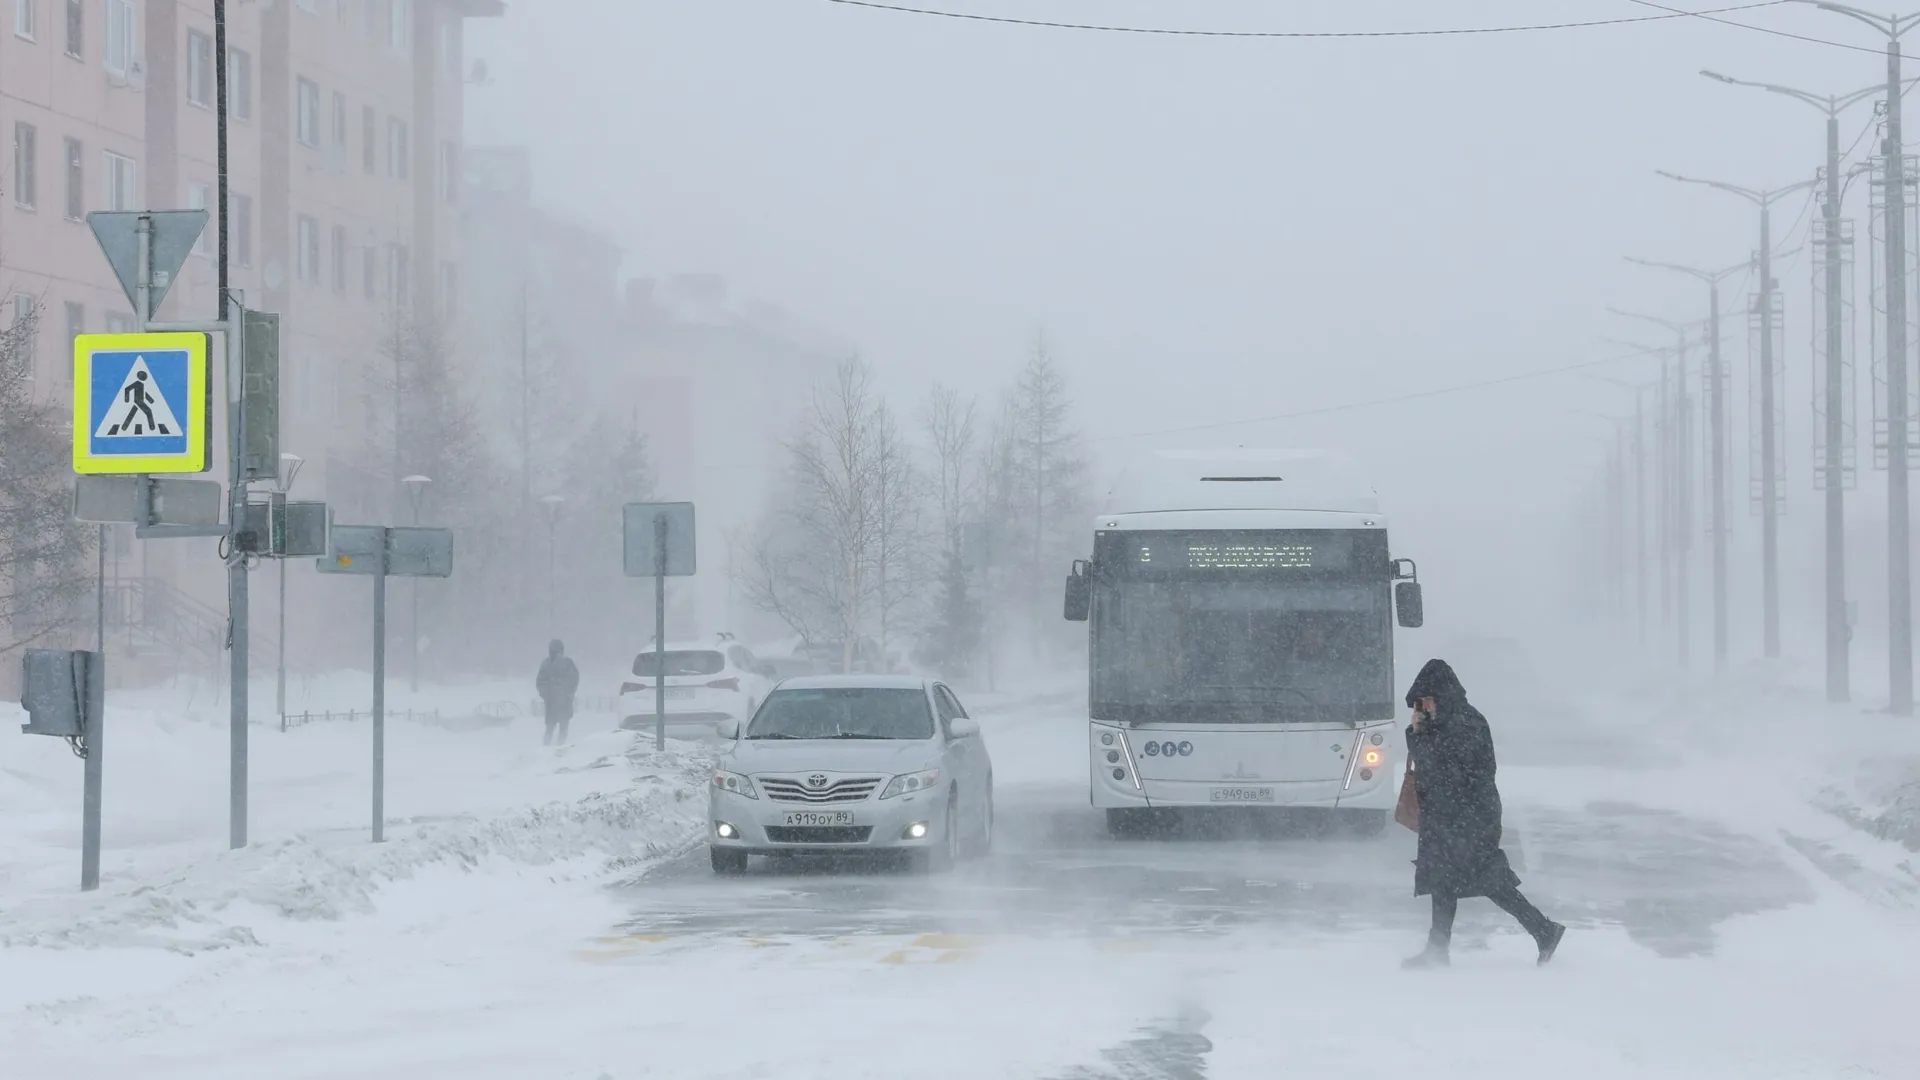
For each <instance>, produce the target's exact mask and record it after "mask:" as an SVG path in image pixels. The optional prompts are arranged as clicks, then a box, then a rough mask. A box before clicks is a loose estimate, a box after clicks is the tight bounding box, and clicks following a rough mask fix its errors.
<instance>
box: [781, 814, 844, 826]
mask: <svg viewBox="0 0 1920 1080" xmlns="http://www.w3.org/2000/svg"><path fill="white" fill-rule="evenodd" d="M787 824H788V825H798V826H801V827H803V828H804V827H813V828H818V827H822V826H827V827H831V826H834V825H851V824H853V813H852V812H851V811H848V810H839V811H834V812H832V813H818V812H813V813H809V812H806V811H802V812H800V813H794V814H788V815H787Z"/></svg>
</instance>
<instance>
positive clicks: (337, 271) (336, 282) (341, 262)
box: [333, 225, 347, 293]
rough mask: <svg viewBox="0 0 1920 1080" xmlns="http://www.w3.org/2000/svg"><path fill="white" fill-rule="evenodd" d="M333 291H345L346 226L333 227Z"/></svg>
mask: <svg viewBox="0 0 1920 1080" xmlns="http://www.w3.org/2000/svg"><path fill="white" fill-rule="evenodd" d="M333 291H334V292H337V293H343V292H346V291H347V228H346V226H344V225H335V226H334V227H333Z"/></svg>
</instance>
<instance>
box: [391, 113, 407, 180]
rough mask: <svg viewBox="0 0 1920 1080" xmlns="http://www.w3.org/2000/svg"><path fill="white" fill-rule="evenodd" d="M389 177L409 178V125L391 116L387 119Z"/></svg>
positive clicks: (397, 178)
mask: <svg viewBox="0 0 1920 1080" xmlns="http://www.w3.org/2000/svg"><path fill="white" fill-rule="evenodd" d="M387 175H388V176H391V177H393V178H394V179H396V180H405V179H406V178H407V125H406V124H405V123H404V122H402V121H401V120H399V119H397V118H395V117H391V116H390V117H388V118H387Z"/></svg>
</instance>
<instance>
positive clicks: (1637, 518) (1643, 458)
mask: <svg viewBox="0 0 1920 1080" xmlns="http://www.w3.org/2000/svg"><path fill="white" fill-rule="evenodd" d="M1622 344H1624V343H1622ZM1632 347H1633V348H1636V349H1641V347H1640V346H1632ZM1641 351H1643V352H1650V350H1645V349H1641ZM1585 377H1586V378H1589V379H1592V380H1594V381H1595V382H1604V383H1611V384H1612V385H1614V386H1617V387H1620V388H1621V389H1624V390H1630V391H1632V392H1633V503H1634V506H1633V549H1634V610H1635V616H1636V619H1637V622H1638V627H1639V633H1638V637H1639V642H1640V647H1641V648H1643V649H1644V648H1645V647H1646V645H1647V627H1648V621H1649V614H1650V613H1649V610H1648V609H1649V604H1648V586H1649V584H1650V582H1651V581H1652V577H1653V571H1652V565H1651V560H1650V559H1649V558H1648V555H1649V553H1648V550H1647V535H1648V532H1649V526H1650V525H1651V524H1652V523H1651V522H1649V520H1648V517H1649V515H1648V506H1647V503H1648V491H1647V471H1648V458H1649V456H1650V455H1649V453H1648V448H1647V409H1646V403H1647V389H1648V387H1647V386H1646V385H1645V384H1640V383H1630V382H1626V381H1624V380H1621V379H1609V378H1607V377H1606V376H1604V375H1593V374H1586V376H1585Z"/></svg>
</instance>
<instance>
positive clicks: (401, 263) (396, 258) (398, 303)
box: [387, 244, 412, 308]
mask: <svg viewBox="0 0 1920 1080" xmlns="http://www.w3.org/2000/svg"><path fill="white" fill-rule="evenodd" d="M407 282H408V269H407V245H405V244H388V245H387V284H388V287H389V288H390V290H391V291H390V292H389V294H388V296H389V299H391V300H392V301H393V306H394V307H399V308H403V307H406V306H407V302H408V301H409V300H411V299H412V296H411V290H409V289H408V288H407Z"/></svg>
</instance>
